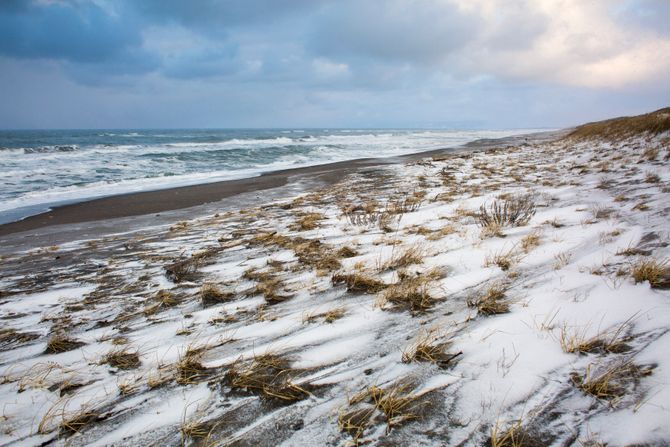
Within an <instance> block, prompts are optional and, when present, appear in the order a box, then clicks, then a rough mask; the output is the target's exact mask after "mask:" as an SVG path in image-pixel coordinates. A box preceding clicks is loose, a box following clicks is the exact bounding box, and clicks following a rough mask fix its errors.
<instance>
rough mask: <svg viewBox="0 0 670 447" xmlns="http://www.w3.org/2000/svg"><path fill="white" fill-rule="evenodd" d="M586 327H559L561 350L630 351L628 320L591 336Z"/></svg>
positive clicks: (616, 352) (591, 352)
mask: <svg viewBox="0 0 670 447" xmlns="http://www.w3.org/2000/svg"><path fill="white" fill-rule="evenodd" d="M587 329H588V328H584V329H581V330H580V329H574V330H569V329H568V328H567V327H566V326H563V328H561V332H560V336H559V342H560V344H561V349H562V350H563V352H565V353H568V354H582V355H584V354H594V353H605V354H621V353H624V352H628V351H630V349H631V347H630V345H629V344H628V342H629V341H630V340H631V339H632V337H631V336H629V335H628V332H629V329H630V320H628V321H626V322H624V323H622V324H621V325H619V326H617V327H616V328H615V329H613V330H610V331H603V332H598V333H597V334H595V335H593V336H588V335H587V333H586V332H587Z"/></svg>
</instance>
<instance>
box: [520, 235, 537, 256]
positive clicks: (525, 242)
mask: <svg viewBox="0 0 670 447" xmlns="http://www.w3.org/2000/svg"><path fill="white" fill-rule="evenodd" d="M541 240H542V232H541V231H540V230H533V231H531V232H530V233H528V234H527V235H525V236H524V237H523V238H521V249H522V250H523V251H524V252H525V253H528V252H530V251H531V250H533V249H534V248H536V247H538V246H539V245H540V243H541Z"/></svg>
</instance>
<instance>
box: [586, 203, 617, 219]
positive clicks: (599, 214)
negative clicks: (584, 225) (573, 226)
mask: <svg viewBox="0 0 670 447" xmlns="http://www.w3.org/2000/svg"><path fill="white" fill-rule="evenodd" d="M589 212H590V213H591V216H592V217H593V218H594V219H595V220H600V219H608V218H609V217H610V216H611V215H612V213H614V209H613V208H610V207H607V206H605V205H602V204H594V205H591V206H590V207H589Z"/></svg>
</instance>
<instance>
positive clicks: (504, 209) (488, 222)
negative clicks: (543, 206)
mask: <svg viewBox="0 0 670 447" xmlns="http://www.w3.org/2000/svg"><path fill="white" fill-rule="evenodd" d="M536 209H537V207H536V205H535V200H534V198H533V196H532V195H530V194H526V195H517V196H511V197H510V198H507V199H504V200H499V199H497V200H494V201H493V202H492V203H491V205H489V206H488V207H487V206H486V204H484V205H482V206H480V207H479V213H478V214H477V215H476V218H477V223H478V224H479V226H480V227H482V228H485V227H489V226H498V227H521V226H524V225H526V224H527V223H528V222H529V221H530V219H531V218H532V217H533V216H534V215H535V212H536Z"/></svg>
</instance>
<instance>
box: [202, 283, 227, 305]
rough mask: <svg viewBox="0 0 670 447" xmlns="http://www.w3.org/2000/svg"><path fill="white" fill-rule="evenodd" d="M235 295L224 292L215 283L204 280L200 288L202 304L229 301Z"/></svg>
mask: <svg viewBox="0 0 670 447" xmlns="http://www.w3.org/2000/svg"><path fill="white" fill-rule="evenodd" d="M234 296H235V295H234V294H233V293H231V292H224V291H223V290H221V289H220V288H219V287H218V286H217V285H216V284H214V283H211V282H206V283H204V284H203V285H202V287H201V288H200V300H201V302H202V305H203V306H212V305H216V304H221V303H225V302H227V301H230V300H231V299H232V298H233V297H234Z"/></svg>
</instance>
